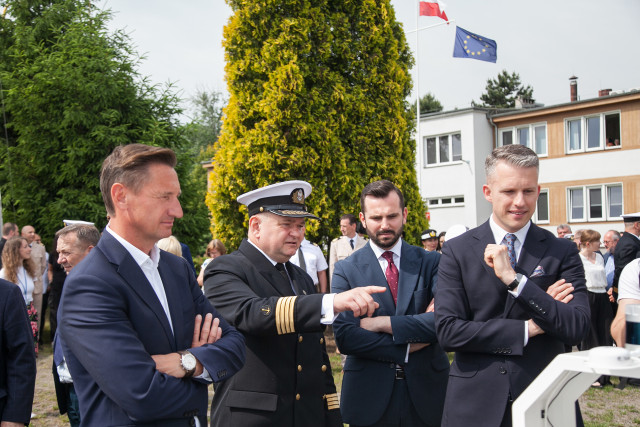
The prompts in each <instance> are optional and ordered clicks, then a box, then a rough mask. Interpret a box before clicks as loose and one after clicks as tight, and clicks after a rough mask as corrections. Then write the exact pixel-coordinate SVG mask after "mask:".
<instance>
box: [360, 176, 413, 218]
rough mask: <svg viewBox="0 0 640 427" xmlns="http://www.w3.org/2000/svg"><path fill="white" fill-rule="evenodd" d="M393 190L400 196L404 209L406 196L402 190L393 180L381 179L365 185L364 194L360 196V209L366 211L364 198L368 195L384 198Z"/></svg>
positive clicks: (401, 206)
mask: <svg viewBox="0 0 640 427" xmlns="http://www.w3.org/2000/svg"><path fill="white" fill-rule="evenodd" d="M392 191H395V192H396V194H397V195H398V197H399V198H400V209H404V197H403V196H402V191H400V190H399V189H398V187H396V186H395V185H394V184H393V182H391V181H387V180H386V179H381V180H380V181H374V182H372V183H371V184H368V185H367V186H366V187H364V190H362V195H361V196H360V209H361V210H362V213H364V199H365V198H366V197H367V196H371V197H374V198H376V199H384V198H385V197H387V196H388V195H389V194H390V193H391V192H392Z"/></svg>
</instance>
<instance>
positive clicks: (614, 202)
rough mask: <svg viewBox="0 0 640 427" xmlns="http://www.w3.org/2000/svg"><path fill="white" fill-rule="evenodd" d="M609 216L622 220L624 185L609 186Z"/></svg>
mask: <svg viewBox="0 0 640 427" xmlns="http://www.w3.org/2000/svg"><path fill="white" fill-rule="evenodd" d="M607 200H608V201H609V203H608V204H607V216H608V217H609V218H622V185H609V186H607Z"/></svg>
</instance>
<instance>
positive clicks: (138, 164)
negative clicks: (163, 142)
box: [100, 144, 177, 216]
mask: <svg viewBox="0 0 640 427" xmlns="http://www.w3.org/2000/svg"><path fill="white" fill-rule="evenodd" d="M157 163H159V164H165V165H167V166H171V167H172V168H173V167H175V166H176V163H177V160H176V154H175V153H174V152H173V150H170V149H169V148H162V147H154V146H151V145H144V144H129V145H120V146H118V147H116V148H114V149H113V152H112V153H111V154H110V155H109V156H108V157H107V158H106V159H105V160H104V162H103V163H102V170H101V171H100V191H101V192H102V200H104V206H105V208H106V209H107V213H108V214H109V215H110V216H114V215H115V207H114V204H113V200H111V187H112V186H113V184H115V183H116V182H119V183H120V184H122V185H124V186H126V187H128V188H131V189H132V190H133V191H134V192H136V193H137V192H138V191H139V190H140V188H142V186H143V185H144V184H145V183H146V180H147V169H148V167H149V165H151V164H157Z"/></svg>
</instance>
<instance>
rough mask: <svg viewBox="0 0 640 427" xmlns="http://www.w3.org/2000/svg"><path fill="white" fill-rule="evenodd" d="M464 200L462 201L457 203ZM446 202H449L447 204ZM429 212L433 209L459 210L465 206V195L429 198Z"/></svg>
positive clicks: (426, 200)
mask: <svg viewBox="0 0 640 427" xmlns="http://www.w3.org/2000/svg"><path fill="white" fill-rule="evenodd" d="M456 199H462V201H456ZM445 200H447V201H446V202H445ZM425 202H426V204H427V207H428V210H429V211H430V210H431V209H432V208H457V207H461V206H464V194H456V195H453V196H440V197H427V198H426V199H425Z"/></svg>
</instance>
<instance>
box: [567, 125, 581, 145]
mask: <svg viewBox="0 0 640 427" xmlns="http://www.w3.org/2000/svg"><path fill="white" fill-rule="evenodd" d="M567 139H568V141H569V152H570V153H571V152H574V151H582V122H581V120H580V119H578V120H568V121H567Z"/></svg>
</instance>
